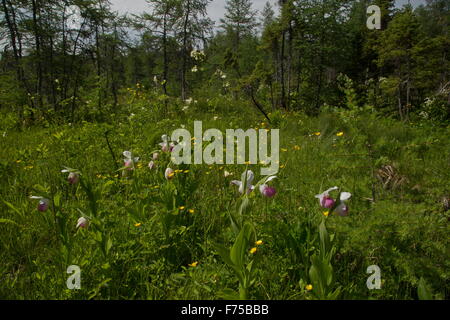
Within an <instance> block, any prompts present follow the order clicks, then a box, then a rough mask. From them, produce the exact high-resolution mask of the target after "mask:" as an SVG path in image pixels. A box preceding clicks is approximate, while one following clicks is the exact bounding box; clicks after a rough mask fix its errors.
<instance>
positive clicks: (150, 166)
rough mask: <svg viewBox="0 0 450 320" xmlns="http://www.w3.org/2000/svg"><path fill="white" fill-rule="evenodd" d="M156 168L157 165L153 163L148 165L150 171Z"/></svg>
mask: <svg viewBox="0 0 450 320" xmlns="http://www.w3.org/2000/svg"><path fill="white" fill-rule="evenodd" d="M154 167H155V163H154V162H153V161H150V162H149V163H148V168H149V169H150V170H152V169H153V168H154Z"/></svg>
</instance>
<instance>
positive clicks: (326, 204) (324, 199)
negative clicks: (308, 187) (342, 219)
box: [315, 187, 338, 209]
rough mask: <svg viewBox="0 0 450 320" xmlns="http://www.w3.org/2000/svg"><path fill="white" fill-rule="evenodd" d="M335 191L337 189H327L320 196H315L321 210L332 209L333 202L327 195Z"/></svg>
mask: <svg viewBox="0 0 450 320" xmlns="http://www.w3.org/2000/svg"><path fill="white" fill-rule="evenodd" d="M337 189H338V187H333V188H330V189H328V190H326V191H324V192H322V193H321V194H317V195H316V196H315V197H316V198H318V199H319V202H320V205H321V206H322V207H323V208H327V209H330V208H332V207H333V206H334V204H335V201H334V199H333V198H331V197H330V196H329V194H328V193H329V192H331V191H334V190H337Z"/></svg>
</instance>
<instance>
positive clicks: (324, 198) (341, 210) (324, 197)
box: [316, 187, 352, 217]
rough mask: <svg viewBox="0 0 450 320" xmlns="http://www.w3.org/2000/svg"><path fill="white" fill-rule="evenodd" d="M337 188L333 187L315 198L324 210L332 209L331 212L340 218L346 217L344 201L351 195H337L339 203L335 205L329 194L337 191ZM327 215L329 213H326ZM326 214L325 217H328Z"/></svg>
mask: <svg viewBox="0 0 450 320" xmlns="http://www.w3.org/2000/svg"><path fill="white" fill-rule="evenodd" d="M337 189H338V187H333V188H330V189H328V190H326V191H325V192H323V193H321V194H318V195H316V198H318V199H319V202H320V205H321V206H322V207H324V208H327V209H331V208H334V210H333V211H335V212H336V213H337V214H338V215H340V216H341V217H343V216H347V215H348V206H347V205H346V204H345V201H346V200H348V199H350V198H351V196H352V194H351V193H350V192H341V193H340V195H339V203H338V204H337V205H336V201H335V200H334V199H333V198H331V197H330V196H329V194H328V193H329V192H331V191H334V190H337ZM327 212H328V214H329V213H331V212H329V211H327ZM328 214H327V215H328Z"/></svg>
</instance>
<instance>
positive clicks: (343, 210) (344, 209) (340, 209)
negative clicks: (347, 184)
mask: <svg viewBox="0 0 450 320" xmlns="http://www.w3.org/2000/svg"><path fill="white" fill-rule="evenodd" d="M351 196H352V194H351V193H350V192H341V195H340V196H339V204H338V206H337V207H336V209H335V211H336V213H337V214H338V215H340V216H341V217H345V216H347V215H348V206H347V204H346V203H345V201H346V200H348V199H350V198H351Z"/></svg>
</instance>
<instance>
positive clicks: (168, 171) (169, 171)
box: [164, 168, 175, 180]
mask: <svg viewBox="0 0 450 320" xmlns="http://www.w3.org/2000/svg"><path fill="white" fill-rule="evenodd" d="M174 175H175V172H174V171H173V169H172V168H167V169H166V172H164V177H166V179H167V180H171V179H172V178H173V177H174Z"/></svg>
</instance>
